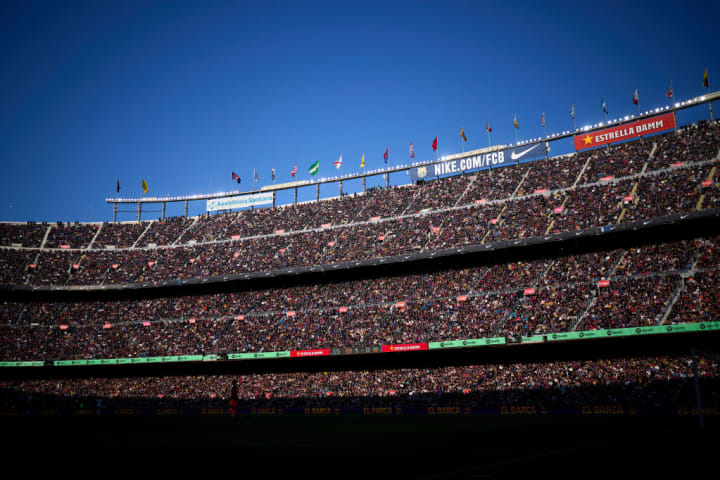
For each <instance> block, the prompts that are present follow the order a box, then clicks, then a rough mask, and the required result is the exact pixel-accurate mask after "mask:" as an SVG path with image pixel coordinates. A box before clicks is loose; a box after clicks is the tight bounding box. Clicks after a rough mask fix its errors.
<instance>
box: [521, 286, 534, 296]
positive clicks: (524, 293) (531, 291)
mask: <svg viewBox="0 0 720 480" xmlns="http://www.w3.org/2000/svg"><path fill="white" fill-rule="evenodd" d="M523 295H535V289H534V288H526V289H525V291H524V292H523Z"/></svg>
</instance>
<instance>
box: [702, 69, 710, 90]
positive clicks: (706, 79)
mask: <svg viewBox="0 0 720 480" xmlns="http://www.w3.org/2000/svg"><path fill="white" fill-rule="evenodd" d="M703 87H705V88H710V81H709V80H708V74H707V67H705V75H703Z"/></svg>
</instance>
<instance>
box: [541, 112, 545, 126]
mask: <svg viewBox="0 0 720 480" xmlns="http://www.w3.org/2000/svg"><path fill="white" fill-rule="evenodd" d="M540 124H541V125H542V126H543V128H545V112H543V114H542V117H540Z"/></svg>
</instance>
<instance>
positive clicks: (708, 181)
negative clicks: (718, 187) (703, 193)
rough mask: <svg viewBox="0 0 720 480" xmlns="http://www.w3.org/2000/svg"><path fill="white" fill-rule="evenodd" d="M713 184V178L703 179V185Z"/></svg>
mask: <svg viewBox="0 0 720 480" xmlns="http://www.w3.org/2000/svg"><path fill="white" fill-rule="evenodd" d="M711 185H712V180H703V182H702V186H703V187H709V186H711Z"/></svg>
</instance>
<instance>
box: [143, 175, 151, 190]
mask: <svg viewBox="0 0 720 480" xmlns="http://www.w3.org/2000/svg"><path fill="white" fill-rule="evenodd" d="M142 189H143V193H147V192H148V190H149V189H150V188H149V187H148V184H147V182H146V181H145V179H144V178H143V181H142Z"/></svg>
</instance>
